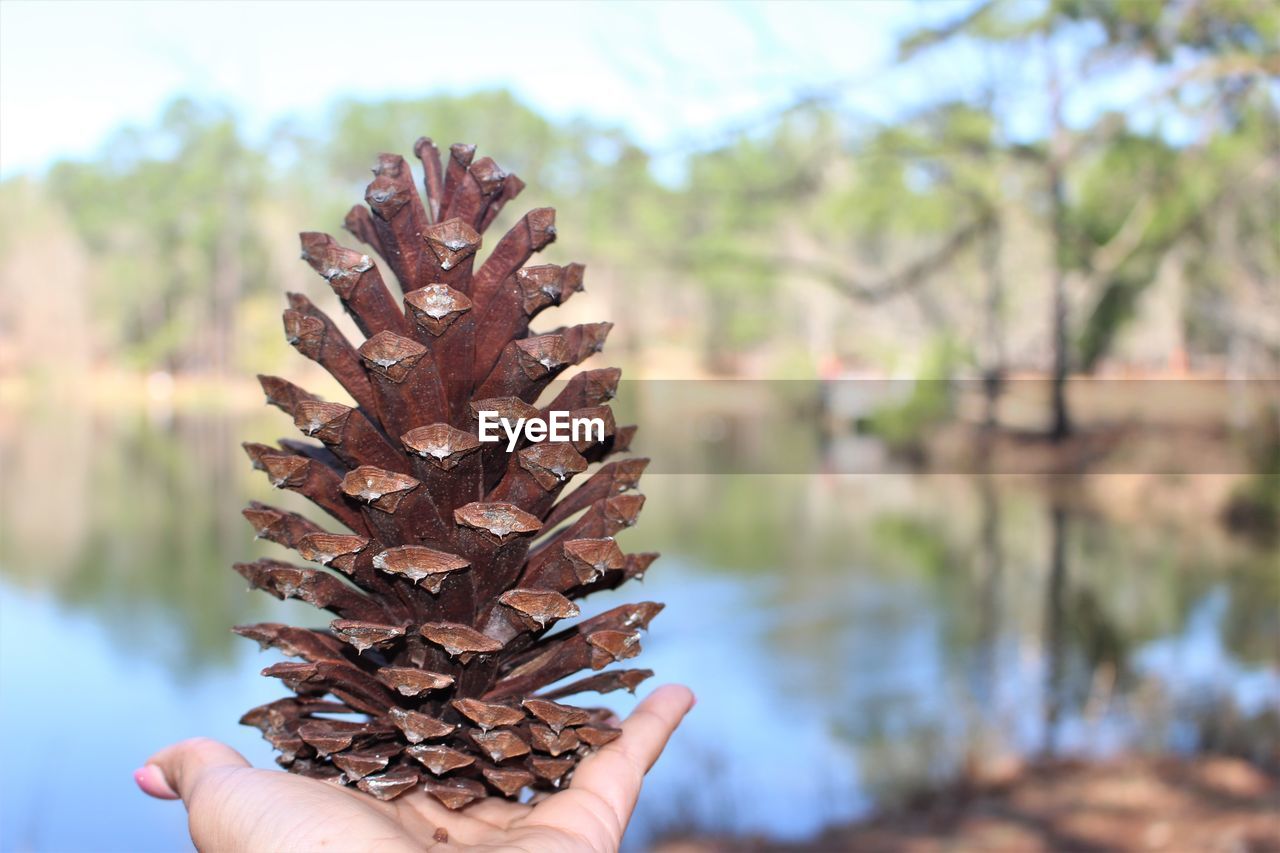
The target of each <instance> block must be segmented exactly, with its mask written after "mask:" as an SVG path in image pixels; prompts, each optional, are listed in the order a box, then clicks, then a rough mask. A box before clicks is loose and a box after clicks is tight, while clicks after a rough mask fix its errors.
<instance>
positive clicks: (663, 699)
mask: <svg viewBox="0 0 1280 853" xmlns="http://www.w3.org/2000/svg"><path fill="white" fill-rule="evenodd" d="M645 702H649V703H653V704H654V705H661V706H662V707H664V708H669V709H670V710H672V711H673V712H675V713H676V714H679V715H680V716H681V717H683V716H684V715H685V714H687V713H689V712H690V711H691V710H693V706H694V705H696V704H698V697H697V696H695V695H693V691H692V690H690V689H689V688H688V687H686V686H684V685H683V684H664V685H662V686H661V687H659V688H657V689H656V690H654V691H653V692H652V693H650V694H649V696H648V698H647V699H645Z"/></svg>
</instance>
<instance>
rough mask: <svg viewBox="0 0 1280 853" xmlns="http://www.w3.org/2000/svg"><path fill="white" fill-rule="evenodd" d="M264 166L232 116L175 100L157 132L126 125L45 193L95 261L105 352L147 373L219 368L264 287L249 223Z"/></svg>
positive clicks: (96, 307)
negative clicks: (244, 311)
mask: <svg viewBox="0 0 1280 853" xmlns="http://www.w3.org/2000/svg"><path fill="white" fill-rule="evenodd" d="M263 162H264V161H263V158H262V156H261V155H260V154H258V153H256V152H254V151H252V150H251V149H250V148H249V147H247V146H246V145H245V144H244V143H243V142H242V140H241V139H240V136H239V132H238V130H237V127H236V123H235V119H234V118H233V117H232V116H231V115H230V114H229V113H227V112H226V111H223V110H218V109H212V108H206V107H201V106H198V105H196V104H195V103H193V102H191V101H188V100H179V101H176V102H174V103H173V104H171V105H170V106H169V108H168V109H167V110H166V111H165V113H164V115H163V117H162V118H161V120H160V123H159V125H158V126H157V127H156V128H153V129H151V130H149V131H145V132H144V131H140V130H138V129H136V128H132V129H126V130H123V131H121V132H120V133H118V134H117V135H116V136H115V137H114V138H113V139H112V140H110V141H109V142H108V144H107V146H106V147H105V149H104V151H103V153H102V155H101V156H100V157H99V158H98V159H97V160H95V161H91V162H87V163H73V162H63V163H59V164H57V165H55V166H54V167H53V169H52V170H51V171H50V173H49V176H48V180H47V186H48V191H49V192H50V193H51V195H52V196H53V197H54V198H55V199H57V200H58V201H60V202H61V203H62V204H63V206H64V207H65V209H66V211H67V213H68V215H69V216H70V217H71V221H72V223H73V224H74V226H75V227H76V229H77V231H78V233H79V235H80V237H81V239H82V240H83V241H84V243H85V245H86V246H87V247H88V249H89V250H90V251H91V252H92V253H93V255H95V256H96V258H97V260H98V263H97V264H96V265H95V268H96V273H97V276H98V278H97V280H95V281H94V290H93V302H94V304H93V312H94V314H95V315H96V316H97V317H98V318H99V320H100V330H101V332H102V333H103V334H104V335H106V336H108V337H107V345H108V346H109V347H111V348H113V349H115V350H116V351H117V352H118V353H119V354H120V355H122V356H123V357H125V358H126V359H129V360H131V361H133V362H134V363H135V364H137V365H139V366H164V367H168V368H170V369H200V368H207V367H211V366H213V367H219V366H221V365H216V364H213V362H214V360H215V359H217V353H218V349H217V343H216V342H213V341H210V340H209V338H212V337H218V336H221V337H222V338H223V340H222V343H223V345H226V344H227V343H228V339H229V336H230V333H231V332H230V321H231V312H232V311H233V310H234V304H235V300H236V299H237V298H238V296H239V295H240V294H241V293H243V292H252V291H253V290H256V289H259V288H263V287H265V286H266V285H267V283H268V282H267V278H266V276H265V270H264V269H263V263H262V259H263V257H264V255H265V249H264V247H263V245H262V243H261V242H260V240H259V237H258V235H257V231H256V229H255V227H254V224H253V221H252V220H253V208H254V205H256V204H257V203H258V202H259V200H260V199H261V197H262V194H263V192H264V189H265V188H264V187H263V185H262V175H263Z"/></svg>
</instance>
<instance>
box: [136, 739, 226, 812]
mask: <svg viewBox="0 0 1280 853" xmlns="http://www.w3.org/2000/svg"><path fill="white" fill-rule="evenodd" d="M248 766H249V762H248V761H246V760H245V757H244V756H243V755H241V754H240V753H238V752H236V751H235V750H234V749H232V748H231V747H229V746H227V745H226V744H225V743H219V742H218V741H216V740H211V739H209V738H204V737H198V738H191V739H190V740H184V741H181V742H179V743H175V744H174V745H173V746H167V747H165V748H164V749H162V750H160V751H159V752H157V753H156V754H155V755H153V756H151V758H150V759H149V760H148V761H147V764H146V766H145V767H143V768H142V769H140V770H138V771H136V772H135V773H134V774H133V778H134V779H135V780H136V781H137V783H138V787H140V788H141V789H142V790H143V791H144V792H145V793H147V794H150V795H151V796H153V797H157V798H159V799H162V800H173V799H177V798H179V797H181V798H182V799H184V800H185V799H186V798H187V797H188V796H189V795H190V793H191V790H192V788H193V787H194V786H195V784H196V782H197V781H198V780H199V778H200V776H201V775H202V774H204V773H207V772H208V771H210V770H212V769H215V768H218V767H248Z"/></svg>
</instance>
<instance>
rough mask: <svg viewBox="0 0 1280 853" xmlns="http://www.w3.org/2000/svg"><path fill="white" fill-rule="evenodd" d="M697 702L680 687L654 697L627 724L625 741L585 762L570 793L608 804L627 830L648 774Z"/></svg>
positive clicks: (668, 688) (655, 693)
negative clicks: (573, 791)
mask: <svg viewBox="0 0 1280 853" xmlns="http://www.w3.org/2000/svg"><path fill="white" fill-rule="evenodd" d="M695 701H696V700H695V699H694V696H693V692H692V691H691V690H689V688H687V687H684V686H683V685H679V684H667V685H664V686H662V687H659V688H658V689H657V690H655V691H653V692H652V693H650V694H649V696H648V697H646V698H645V700H644V701H643V702H641V703H640V704H639V705H637V706H636V709H635V710H634V711H632V712H631V716H629V717H627V719H626V721H625V722H623V724H622V737H620V738H618V739H617V740H615V741H613V742H612V743H610V744H607V745H605V746H604V747H602V748H601V749H599V750H597V751H596V752H594V753H592V754H591V755H589V756H587V757H586V758H585V759H583V761H582V763H581V764H580V765H578V769H577V770H576V771H574V774H573V782H572V783H570V788H572V789H576V790H581V791H587V792H590V793H592V794H595V795H596V796H597V797H599V798H600V799H602V800H604V801H605V802H606V803H608V804H609V807H610V808H611V809H612V810H613V811H614V813H615V814H616V816H617V818H618V822H619V824H620V825H621V826H624V827H625V826H626V825H627V822H628V821H629V820H630V819H631V812H632V810H633V809H634V808H635V805H636V799H637V798H638V797H639V796H640V785H641V783H642V782H643V781H644V774H645V773H647V772H649V768H650V767H652V766H653V764H654V762H655V761H657V760H658V756H659V755H661V754H662V750H663V748H664V747H665V746H666V745H667V740H668V739H669V738H670V737H671V733H672V732H674V731H675V730H676V726H678V725H680V721H681V720H683V719H684V716H685V714H687V713H689V710H690V709H691V708H693V705H694V702H695Z"/></svg>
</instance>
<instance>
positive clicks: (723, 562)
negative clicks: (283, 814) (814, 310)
mask: <svg viewBox="0 0 1280 853" xmlns="http://www.w3.org/2000/svg"><path fill="white" fill-rule="evenodd" d="M288 427H289V425H288V424H287V423H285V422H284V421H283V420H282V419H281V418H279V417H275V416H274V415H273V414H271V413H264V414H262V415H253V416H251V417H246V418H242V419H229V418H222V419H219V418H213V417H206V416H189V415H188V416H182V415H177V416H170V417H151V416H148V415H147V414H145V413H129V414H116V415H114V416H108V415H103V414H97V415H90V414H88V413H82V414H80V415H79V416H77V417H74V418H72V417H66V416H65V415H64V414H62V413H59V414H58V415H57V416H53V415H41V414H40V413H24V414H23V416H22V420H21V422H19V421H18V419H17V418H16V417H12V416H10V417H8V418H6V417H3V416H0V467H3V469H4V471H5V472H6V476H5V477H3V478H0V489H2V490H3V491H0V498H2V499H3V504H4V513H3V518H2V519H0V576H2V578H3V591H2V595H0V608H2V609H3V612H4V620H3V622H4V636H3V649H4V658H3V660H4V667H3V668H4V672H3V676H4V677H3V683H4V688H5V689H4V699H3V706H2V710H3V713H4V725H3V729H4V735H3V741H4V747H5V749H6V750H8V751H9V753H8V754H10V755H11V756H15V760H17V761H18V762H19V763H18V765H17V766H29V765H28V762H30V763H34V762H36V761H37V755H36V752H35V751H33V750H35V749H36V747H35V746H33V744H34V745H38V744H46V745H48V744H62V745H63V746H62V747H61V749H63V750H65V751H66V755H67V756H76V758H75V766H77V767H84V768H85V770H84V776H85V780H84V781H85V784H86V785H87V786H88V787H89V788H92V790H94V792H95V809H96V810H98V811H99V812H100V814H98V815H97V816H96V817H95V822H96V824H97V826H96V828H95V829H93V830H90V829H87V828H85V826H86V822H85V821H83V820H80V821H69V820H67V819H66V817H67V815H66V813H63V812H62V811H60V810H61V809H63V808H65V804H63V803H58V802H49V801H48V800H47V799H41V798H39V797H38V796H37V794H36V793H31V794H30V795H29V796H28V795H27V794H23V795H21V796H16V797H7V799H8V800H9V803H8V804H7V805H6V811H8V810H9V809H19V810H21V811H22V813H23V814H24V817H23V819H22V820H21V821H14V820H6V821H5V822H4V829H3V830H2V831H0V847H4V848H6V849H8V848H12V847H31V848H57V847H62V848H66V847H85V846H92V847H102V846H103V843H102V840H103V839H114V841H112V842H111V843H110V844H108V845H107V846H118V847H120V848H122V849H133V850H143V849H166V848H173V847H174V846H176V845H180V844H182V843H183V839H184V837H185V836H184V833H183V829H182V823H181V818H180V816H178V815H176V814H175V812H174V811H173V810H171V809H165V808H164V807H163V806H157V805H156V804H151V803H147V802H145V801H143V800H142V799H141V798H140V797H139V796H138V795H136V794H135V792H134V791H133V790H132V789H131V787H130V783H129V781H128V773H129V771H130V770H131V769H132V768H133V766H134V764H135V763H136V762H137V761H138V760H139V759H140V758H141V757H143V756H145V755H146V753H147V752H148V751H149V750H150V749H152V748H153V747H154V746H156V745H158V744H159V743H161V742H163V741H165V740H167V739H171V738H174V737H179V736H183V735H187V734H195V733H201V732H203V733H209V734H213V735H215V736H219V737H223V738H226V739H229V740H231V741H232V742H233V743H235V745H236V746H237V747H238V748H241V749H242V750H244V751H245V752H246V753H247V754H249V755H250V756H251V757H252V758H253V759H254V760H255V761H258V762H260V763H266V762H267V761H269V755H268V751H267V749H266V747H265V746H264V745H262V744H261V742H260V741H258V740H257V738H256V733H254V732H251V731H247V730H240V729H239V728H237V727H236V726H235V723H234V720H235V717H236V715H237V714H238V713H239V711H240V710H242V709H243V708H245V707H248V706H249V705H251V704H253V703H255V702H259V701H264V700H265V699H267V698H269V697H270V696H272V695H273V694H274V691H275V689H276V687H275V685H274V684H273V683H270V682H269V681H268V680H267V679H262V678H259V677H258V676H257V675H256V673H257V670H258V669H260V668H261V667H262V666H264V665H265V664H266V663H267V662H269V659H268V658H266V657H265V656H261V655H258V654H257V653H256V651H255V650H254V649H253V648H252V647H249V648H246V647H245V646H248V645H249V644H245V643H243V641H240V640H238V639H237V638H234V637H232V635H230V634H229V632H228V631H227V627H228V626H229V625H231V624H234V623H238V622H245V621H253V620H258V619H262V618H272V619H284V620H293V621H296V620H300V619H307V618H314V617H311V616H310V613H309V612H308V609H307V608H304V607H300V606H297V605H293V604H282V603H279V602H275V601H273V600H271V599H269V598H267V597H266V596H262V595H251V594H248V593H247V592H246V591H245V590H244V584H243V581H242V580H241V579H240V578H239V577H238V576H236V575H235V574H234V573H233V572H231V571H230V570H229V569H228V566H229V565H230V564H231V563H232V562H233V561H235V560H239V559H245V558H252V557H254V556H258V555H263V554H269V553H271V546H269V545H266V544H263V543H253V542H252V541H251V539H250V530H249V527H248V525H247V524H246V523H245V522H244V521H243V520H242V519H241V518H240V515H239V509H240V507H241V506H243V504H244V503H245V502H246V501H247V500H249V499H252V498H256V499H269V500H272V501H274V502H277V503H282V504H284V505H286V506H289V507H291V508H295V509H299V508H301V506H300V502H298V501H297V500H296V499H295V497H294V496H292V495H289V494H285V493H280V492H274V491H273V490H271V489H270V488H269V487H268V486H267V485H266V484H265V482H264V481H263V480H262V479H261V477H260V475H258V474H257V473H256V472H253V471H251V470H250V469H249V466H248V465H247V464H246V463H245V461H244V459H243V456H242V455H241V454H240V451H239V448H238V442H239V441H240V440H241V439H243V438H260V439H265V438H269V437H271V436H273V435H275V434H277V433H279V434H287V432H288ZM832 452H834V453H839V452H842V451H841V449H840V448H839V447H838V446H836V447H833V448H832ZM1087 479H1088V478H1082V479H1063V480H1060V481H1057V482H1054V483H1051V484H1050V485H1049V486H1048V487H1046V486H1045V485H1044V484H1043V483H1039V482H1035V481H1033V480H1031V479H1029V478H1020V477H1011V476H1003V477H995V476H991V477H973V476H967V475H963V476H962V475H935V476H911V475H906V474H902V475H868V476H822V475H812V476H799V475H796V476H782V475H775V476H737V477H735V476H702V475H698V476H694V475H674V474H666V475H654V476H650V477H646V480H645V484H646V493H647V494H648V495H649V503H648V505H647V507H646V510H645V515H644V519H643V523H642V524H641V525H639V526H638V527H637V528H635V529H634V530H632V531H628V532H627V533H626V534H625V537H626V541H624V545H626V546H627V548H628V549H631V550H647V549H656V550H661V551H663V552H664V554H665V557H664V559H663V560H662V561H661V562H659V563H658V564H657V565H656V566H655V568H654V570H653V572H652V573H651V579H650V580H649V581H647V582H646V586H645V587H642V588H640V589H638V590H637V589H632V590H627V591H625V594H626V597H646V598H653V599H656V600H662V601H666V602H667V603H668V608H667V611H666V612H665V613H664V614H663V615H662V616H661V617H660V618H659V620H658V621H657V622H656V623H655V626H654V627H655V633H654V634H653V635H652V637H651V638H650V641H649V642H648V644H647V651H646V656H645V658H644V660H643V663H644V665H646V666H651V667H653V668H654V669H656V670H658V671H659V673H660V674H661V675H662V677H663V678H666V679H670V680H682V681H685V682H687V683H690V684H692V685H693V686H694V687H695V688H696V690H697V691H698V693H699V696H700V703H699V706H698V709H697V710H696V712H695V713H694V714H693V715H692V716H691V718H690V720H689V722H688V725H687V727H686V728H685V729H683V730H682V731H681V732H680V733H679V735H678V736H677V741H676V743H675V745H674V747H673V749H672V751H671V752H670V753H669V755H668V756H667V758H666V759H664V761H663V762H662V764H661V765H659V767H658V768H657V770H656V771H655V777H654V780H653V783H654V784H653V785H652V786H651V787H650V788H649V789H648V791H647V793H646V796H645V798H644V800H643V801H642V804H641V808H640V811H639V813H638V817H637V825H636V833H635V835H634V836H633V839H632V843H633V844H635V845H637V846H638V847H640V846H643V845H644V843H645V840H646V839H648V838H652V837H654V836H655V835H657V834H660V833H663V832H667V831H673V830H675V829H683V828H690V827H692V828H698V829H703V830H725V831H733V832H762V833H768V834H770V835H775V836H781V837H802V836H805V835H808V834H811V833H813V832H816V831H817V830H818V829H820V828H821V827H822V826H823V825H824V824H826V823H829V822H831V821H835V820H845V819H849V818H851V817H856V816H857V815H859V814H862V813H865V812H866V811H867V810H869V809H870V808H872V807H873V806H874V805H875V804H876V803H877V802H882V801H885V800H891V799H892V798H894V797H897V796H901V795H903V794H906V793H908V792H911V791H915V790H918V789H919V788H921V787H922V786H926V785H928V784H930V783H934V782H938V781H942V780H945V779H948V778H951V777H954V776H955V775H956V774H958V773H964V772H980V771H981V770H982V768H983V767H984V766H989V765H992V764H998V763H999V762H1002V761H1006V760H1009V759H1011V758H1015V757H1018V756H1030V755H1035V754H1037V753H1040V752H1045V751H1048V752H1057V753H1063V752H1066V753H1086V754H1105V753H1110V752H1115V751H1119V750H1123V749H1129V748H1140V749H1153V750H1192V749H1199V748H1209V747H1211V748H1222V749H1228V750H1231V751H1234V752H1237V753H1244V754H1247V755H1249V756H1250V757H1251V758H1253V759H1255V760H1260V761H1266V762H1272V763H1275V762H1277V761H1280V752H1277V749H1278V747H1277V743H1280V741H1277V729H1278V728H1280V721H1278V719H1277V717H1278V715H1280V712H1278V710H1277V706H1278V703H1280V674H1278V669H1277V660H1276V649H1277V646H1278V645H1280V617H1278V616H1277V607H1276V605H1277V601H1280V577H1278V575H1280V572H1278V571H1277V556H1276V553H1275V552H1274V551H1270V550H1265V549H1257V548H1253V549H1251V548H1249V547H1246V546H1243V545H1241V544H1239V543H1236V542H1233V541H1231V540H1229V539H1228V538H1226V537H1225V536H1224V535H1222V534H1221V533H1220V531H1219V530H1218V528H1217V526H1216V524H1215V523H1214V522H1212V521H1210V520H1204V521H1202V522H1200V523H1189V522H1188V521H1187V520H1186V519H1183V520H1182V521H1180V522H1179V523H1177V524H1171V523H1168V522H1167V521H1165V520H1161V519H1157V518H1150V519H1147V518H1141V517H1140V518H1139V519H1138V520H1133V519H1132V517H1131V516H1128V517H1126V520H1125V521H1123V522H1121V521H1117V520H1116V517H1117V516H1116V513H1114V512H1113V511H1112V509H1113V508H1111V507H1108V506H1106V505H1102V504H1100V503H1099V502H1098V500H1097V494H1098V492H1099V490H1098V489H1092V490H1090V489H1089V488H1087V486H1088V483H1087ZM1159 485H1160V487H1161V488H1171V489H1185V490H1195V489H1197V482H1196V478H1194V477H1184V478H1182V479H1181V480H1179V481H1170V482H1168V483H1161V484H1159ZM1104 491H1115V490H1114V489H1111V488H1110V487H1108V489H1107V490H1104ZM1139 515H1141V514H1139ZM617 595H619V594H615V596H617ZM598 606H599V607H601V608H603V607H606V606H608V601H601V602H600V603H599V605H598ZM33 647H35V648H38V650H39V652H38V654H34V653H27V654H26V655H25V656H23V657H21V658H20V657H19V656H18V655H17V654H16V653H15V652H14V649H17V648H21V649H31V648H33ZM46 661H56V662H57V666H56V667H52V666H47V665H45V662H46ZM69 686H70V687H72V688H73V689H74V690H76V693H77V696H78V697H79V699H78V704H77V703H62V702H53V703H49V702H41V703H40V704H39V707H41V708H42V709H44V710H42V711H41V713H39V714H34V713H32V710H31V709H32V708H33V707H36V705H35V702H36V700H37V698H39V697H49V696H60V695H63V694H64V692H65V691H66V689H67V688H68V687H69ZM86 703H87V705H88V706H90V707H94V708H96V709H98V710H97V712H95V713H92V714H87V715H86V714H85V713H84V712H83V710H78V709H82V708H83V707H84V706H85V704H86ZM618 707H619V709H620V710H625V709H626V707H627V701H626V700H623V701H620V702H619V703H618ZM68 760H70V759H68ZM709 778H714V779H715V780H716V781H715V783H714V784H708V783H707V780H708V779H709ZM14 813H17V812H16V811H15V812H14ZM89 832H92V833H93V834H92V835H87V834H85V833H89Z"/></svg>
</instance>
